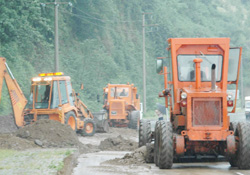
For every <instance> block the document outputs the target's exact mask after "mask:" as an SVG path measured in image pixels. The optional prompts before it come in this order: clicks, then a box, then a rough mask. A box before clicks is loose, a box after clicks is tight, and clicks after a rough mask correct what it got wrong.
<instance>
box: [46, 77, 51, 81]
mask: <svg viewBox="0 0 250 175" xmlns="http://www.w3.org/2000/svg"><path fill="white" fill-rule="evenodd" d="M51 80H52V78H51V77H46V78H44V81H51Z"/></svg>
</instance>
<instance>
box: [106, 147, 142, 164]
mask: <svg viewBox="0 0 250 175" xmlns="http://www.w3.org/2000/svg"><path fill="white" fill-rule="evenodd" d="M146 157H147V150H146V146H142V147H140V148H138V149H136V150H135V151H134V152H132V153H127V154H125V156H124V157H123V158H115V159H112V160H107V161H105V162H103V164H113V165H132V164H136V165H139V164H144V163H146V161H145V159H146Z"/></svg>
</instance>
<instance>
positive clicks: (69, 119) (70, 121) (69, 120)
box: [64, 111, 77, 131]
mask: <svg viewBox="0 0 250 175" xmlns="http://www.w3.org/2000/svg"><path fill="white" fill-rule="evenodd" d="M64 116H65V119H64V122H65V124H66V125H69V126H70V127H71V128H72V129H73V130H74V131H77V122H76V115H75V113H74V112H73V111H70V112H68V113H66V114H65V115H64Z"/></svg>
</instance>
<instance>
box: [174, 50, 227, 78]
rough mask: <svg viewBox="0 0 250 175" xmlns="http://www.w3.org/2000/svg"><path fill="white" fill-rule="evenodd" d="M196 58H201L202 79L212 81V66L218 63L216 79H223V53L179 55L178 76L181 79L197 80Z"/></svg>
mask: <svg viewBox="0 0 250 175" xmlns="http://www.w3.org/2000/svg"><path fill="white" fill-rule="evenodd" d="M195 58H201V59H202V60H203V61H202V62H201V81H211V67H212V64H215V65H216V69H215V75H216V81H220V80H221V74H222V60H223V58H222V56H221V55H203V56H201V55H178V56H177V64H178V77H179V81H195V80H196V78H195V63H194V62H193V60H194V59H195Z"/></svg>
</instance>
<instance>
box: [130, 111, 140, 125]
mask: <svg viewBox="0 0 250 175" xmlns="http://www.w3.org/2000/svg"><path fill="white" fill-rule="evenodd" d="M139 120H140V111H132V112H131V116H130V120H129V128H132V129H138V128H139Z"/></svg>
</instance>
